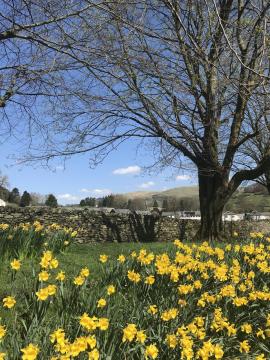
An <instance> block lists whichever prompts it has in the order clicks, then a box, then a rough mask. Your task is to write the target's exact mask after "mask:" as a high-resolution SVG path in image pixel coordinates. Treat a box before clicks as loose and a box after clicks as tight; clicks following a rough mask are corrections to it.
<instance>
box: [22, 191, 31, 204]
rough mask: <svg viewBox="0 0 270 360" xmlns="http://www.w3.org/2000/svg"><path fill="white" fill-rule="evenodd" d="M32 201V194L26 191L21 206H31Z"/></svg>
mask: <svg viewBox="0 0 270 360" xmlns="http://www.w3.org/2000/svg"><path fill="white" fill-rule="evenodd" d="M30 203H31V195H30V194H29V192H27V191H24V193H23V194H22V197H21V200H20V206H21V207H25V206H29V205H30Z"/></svg>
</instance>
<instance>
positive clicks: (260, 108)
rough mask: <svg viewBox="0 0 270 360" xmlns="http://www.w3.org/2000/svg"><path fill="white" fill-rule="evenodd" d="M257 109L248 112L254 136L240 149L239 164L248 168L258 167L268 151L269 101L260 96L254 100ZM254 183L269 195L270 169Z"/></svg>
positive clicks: (266, 169)
mask: <svg viewBox="0 0 270 360" xmlns="http://www.w3.org/2000/svg"><path fill="white" fill-rule="evenodd" d="M256 104H257V107H254V108H253V111H252V112H251V111H250V112H248V121H249V128H250V129H252V131H253V132H254V133H255V134H256V135H255V136H254V137H253V138H252V139H250V141H248V142H247V143H246V144H244V146H243V147H242V148H241V149H240V154H241V155H242V156H241V155H240V159H239V163H240V165H241V166H243V163H244V164H245V165H246V167H248V168H250V169H251V168H252V167H253V166H260V164H261V163H262V162H263V161H264V159H265V157H266V156H267V154H268V153H269V151H270V118H269V111H270V105H269V99H268V97H266V96H262V97H261V96H260V98H258V99H256ZM254 181H255V182H256V183H258V184H260V185H262V186H264V187H265V189H266V190H267V192H268V194H269V195H270V169H269V168H265V170H264V172H263V174H261V175H260V176H259V177H258V178H256V179H254Z"/></svg>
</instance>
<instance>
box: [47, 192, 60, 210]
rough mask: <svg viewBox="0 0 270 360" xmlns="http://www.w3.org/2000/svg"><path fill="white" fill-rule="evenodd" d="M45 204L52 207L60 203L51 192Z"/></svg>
mask: <svg viewBox="0 0 270 360" xmlns="http://www.w3.org/2000/svg"><path fill="white" fill-rule="evenodd" d="M45 205H46V206H50V207H57V206H58V203H57V199H56V197H55V196H54V195H53V194H49V195H48V197H47V199H46V201H45Z"/></svg>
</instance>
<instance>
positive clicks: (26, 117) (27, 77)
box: [0, 0, 91, 142]
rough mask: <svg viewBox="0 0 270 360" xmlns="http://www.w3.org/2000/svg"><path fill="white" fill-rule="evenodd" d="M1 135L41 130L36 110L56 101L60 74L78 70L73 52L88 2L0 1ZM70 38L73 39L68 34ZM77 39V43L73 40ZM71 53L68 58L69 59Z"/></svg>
mask: <svg viewBox="0 0 270 360" xmlns="http://www.w3.org/2000/svg"><path fill="white" fill-rule="evenodd" d="M0 4H1V5H0V8H1V11H0V58H1V64H0V134H1V142H4V141H5V139H6V136H8V135H10V133H13V134H14V135H19V134H20V133H22V132H24V133H25V132H27V133H28V135H30V137H31V136H32V135H33V133H34V130H35V129H39V130H40V129H43V123H42V119H40V118H39V116H38V110H37V109H38V107H41V106H42V107H43V106H44V99H45V98H51V99H52V98H56V97H57V98H59V97H60V96H61V93H60V92H61V91H60V86H59V85H61V83H62V82H64V76H63V74H68V72H70V71H71V70H73V71H74V69H77V68H78V66H79V65H78V63H77V64H75V57H76V55H75V54H76V51H78V50H79V46H82V43H83V36H84V35H83V32H80V34H79V33H78V32H76V29H77V30H78V27H79V24H81V23H82V22H83V16H84V14H85V11H86V10H87V9H89V8H90V7H91V4H89V3H88V2H87V1H84V0H82V1H80V2H74V1H70V0H59V1H54V0H39V1H34V0H27V1H24V0H14V1H9V0H1V1H0ZM73 35H74V36H73ZM78 39H80V41H78ZM70 54H72V57H71V56H69V55H70Z"/></svg>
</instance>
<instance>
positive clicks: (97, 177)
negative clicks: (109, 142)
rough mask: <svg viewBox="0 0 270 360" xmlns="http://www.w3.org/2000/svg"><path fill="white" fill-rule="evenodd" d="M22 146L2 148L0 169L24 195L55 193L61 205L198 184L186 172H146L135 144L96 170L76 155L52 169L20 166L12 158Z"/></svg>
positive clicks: (143, 157)
mask: <svg viewBox="0 0 270 360" xmlns="http://www.w3.org/2000/svg"><path fill="white" fill-rule="evenodd" d="M17 145H18V144H16V142H15V141H14V140H12V139H10V140H8V141H6V142H5V143H4V144H1V145H0V148H1V150H0V170H1V171H2V174H5V175H7V176H8V178H9V183H10V186H9V188H10V189H12V188H13V187H17V188H18V189H19V190H20V193H22V192H23V191H24V190H27V191H28V192H37V193H40V194H44V195H46V194H49V193H53V194H54V195H55V196H56V197H57V199H58V203H59V204H62V205H65V204H77V203H79V202H80V200H81V199H83V198H85V197H88V196H89V197H90V196H94V197H102V196H104V195H108V194H110V193H118V194H119V193H126V192H133V191H152V190H166V189H169V188H174V187H179V186H191V185H196V183H197V179H195V178H194V175H191V174H188V173H186V172H180V173H178V174H175V173H174V174H172V172H171V171H170V170H169V169H167V170H165V171H164V172H163V173H158V174H157V173H153V174H146V173H145V172H144V171H143V165H145V161H146V160H151V159H147V154H146V153H144V154H143V155H142V154H141V155H138V154H137V151H136V146H135V144H134V143H132V141H130V142H129V143H126V144H124V145H122V146H121V147H120V148H119V149H118V150H116V151H114V152H112V153H111V154H110V155H109V157H107V158H106V159H105V160H104V162H103V163H102V164H100V165H98V166H97V167H96V168H95V169H91V168H90V167H89V164H88V157H87V155H84V156H79V155H78V156H74V157H72V158H71V159H70V160H68V161H67V162H66V163H65V166H63V164H62V163H61V162H59V163H58V164H56V165H54V168H53V169H52V170H49V169H48V168H44V167H41V166H40V164H38V163H36V164H35V167H33V166H26V165H24V166H22V165H16V162H15V161H14V159H12V155H14V156H15V157H16V156H19V153H18V146H17Z"/></svg>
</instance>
